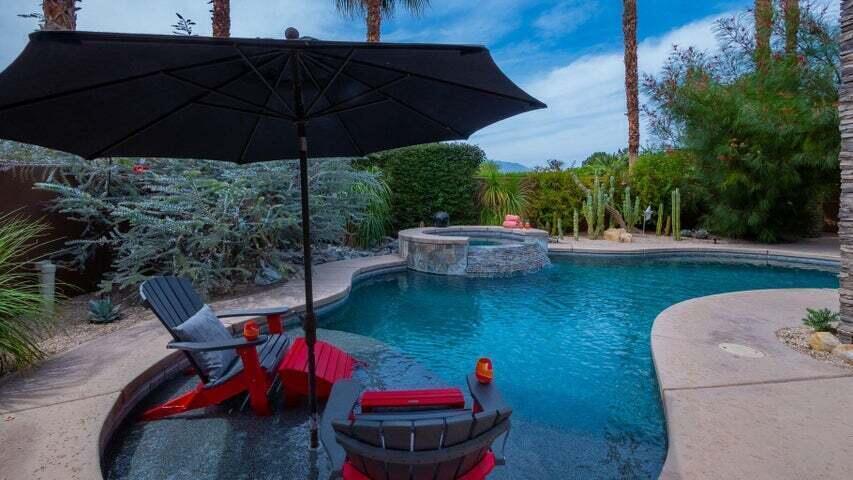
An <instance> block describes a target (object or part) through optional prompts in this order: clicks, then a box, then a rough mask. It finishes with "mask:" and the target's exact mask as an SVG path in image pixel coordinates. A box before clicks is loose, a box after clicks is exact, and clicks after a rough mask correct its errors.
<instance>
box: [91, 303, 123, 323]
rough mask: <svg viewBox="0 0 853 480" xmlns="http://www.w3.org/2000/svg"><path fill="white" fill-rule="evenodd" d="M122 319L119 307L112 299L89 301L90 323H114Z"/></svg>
mask: <svg viewBox="0 0 853 480" xmlns="http://www.w3.org/2000/svg"><path fill="white" fill-rule="evenodd" d="M120 318H121V312H120V311H119V308H118V305H116V304H114V303H113V300H112V299H111V298H110V297H104V298H100V299H97V300H89V321H90V322H92V323H113V322H115V321H116V320H119V319H120Z"/></svg>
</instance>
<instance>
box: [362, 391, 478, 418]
mask: <svg viewBox="0 0 853 480" xmlns="http://www.w3.org/2000/svg"><path fill="white" fill-rule="evenodd" d="M359 403H360V404H361V411H362V412H365V413H367V412H375V411H377V410H407V411H412V410H421V409H435V408H465V397H464V396H463V395H462V390H459V389H458V388H433V389H425V390H388V391H367V392H364V393H363V394H362V395H361V401H360V402H359Z"/></svg>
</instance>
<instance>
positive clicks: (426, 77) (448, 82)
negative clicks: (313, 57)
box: [314, 51, 541, 108]
mask: <svg viewBox="0 0 853 480" xmlns="http://www.w3.org/2000/svg"><path fill="white" fill-rule="evenodd" d="M314 53H316V54H317V55H322V56H324V57H329V58H334V59H337V60H340V59H341V57H340V56H338V55H332V54H329V53H325V52H320V51H316V52H314ZM352 63H355V64H357V65H364V66H366V67H373V68H378V69H380V70H387V71H390V72H397V73H406V74H409V75H411V76H413V77H418V78H422V79H424V80H429V81H433V82H438V83H443V84H446V85H451V86H454V87H459V88H464V89H467V90H473V91H476V92H480V93H486V94H489V95H494V96H497V97H503V98H506V99H509V100H514V101H516V102H522V103H526V104H528V105H530V106H536V107H540V108H541V102H539V101H533V102H531V101H530V100H528V99H525V98H521V97H516V96H515V95H508V94H506V93H500V92H495V91H493V90H489V89H486V88H481V87H475V86H473V85H467V84H464V83H459V82H454V81H453V80H445V79H443V78H438V77H434V76H432V75H426V74H423V73H415V72H410V71H408V70H402V69H400V68H394V67H389V66H387V65H379V64H376V63H373V62H367V61H364V60H352Z"/></svg>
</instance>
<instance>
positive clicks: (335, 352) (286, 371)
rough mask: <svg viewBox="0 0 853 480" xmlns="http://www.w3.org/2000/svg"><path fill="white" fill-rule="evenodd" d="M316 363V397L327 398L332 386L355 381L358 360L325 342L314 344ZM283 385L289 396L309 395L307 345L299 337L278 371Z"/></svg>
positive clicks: (303, 339)
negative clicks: (350, 379)
mask: <svg viewBox="0 0 853 480" xmlns="http://www.w3.org/2000/svg"><path fill="white" fill-rule="evenodd" d="M314 362H315V365H316V367H317V397H319V398H327V397H328V396H329V393H331V391H332V385H333V384H334V383H335V382H336V381H338V380H341V379H346V378H350V377H352V371H353V367H354V366H355V359H354V358H352V357H351V356H350V355H349V354H348V353H346V352H345V351H343V350H341V349H340V348H337V347H335V346H334V345H331V344H329V343H326V342H320V341H318V342H317V343H316V344H314ZM278 375H279V378H281V383H282V384H283V385H284V387H285V391H286V392H288V393H296V394H299V395H308V345H307V344H306V343H305V338H303V337H299V338H297V339H296V341H294V342H293V346H291V347H290V350H289V351H288V352H287V355H285V356H284V359H282V361H281V364H280V365H279V367H278Z"/></svg>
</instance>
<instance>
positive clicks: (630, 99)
mask: <svg viewBox="0 0 853 480" xmlns="http://www.w3.org/2000/svg"><path fill="white" fill-rule="evenodd" d="M622 34H623V35H624V37H625V96H626V99H627V104H628V166H629V168H633V167H634V164H635V163H636V162H637V157H638V156H639V154H640V90H639V81H638V77H639V73H638V71H637V0H622Z"/></svg>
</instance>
